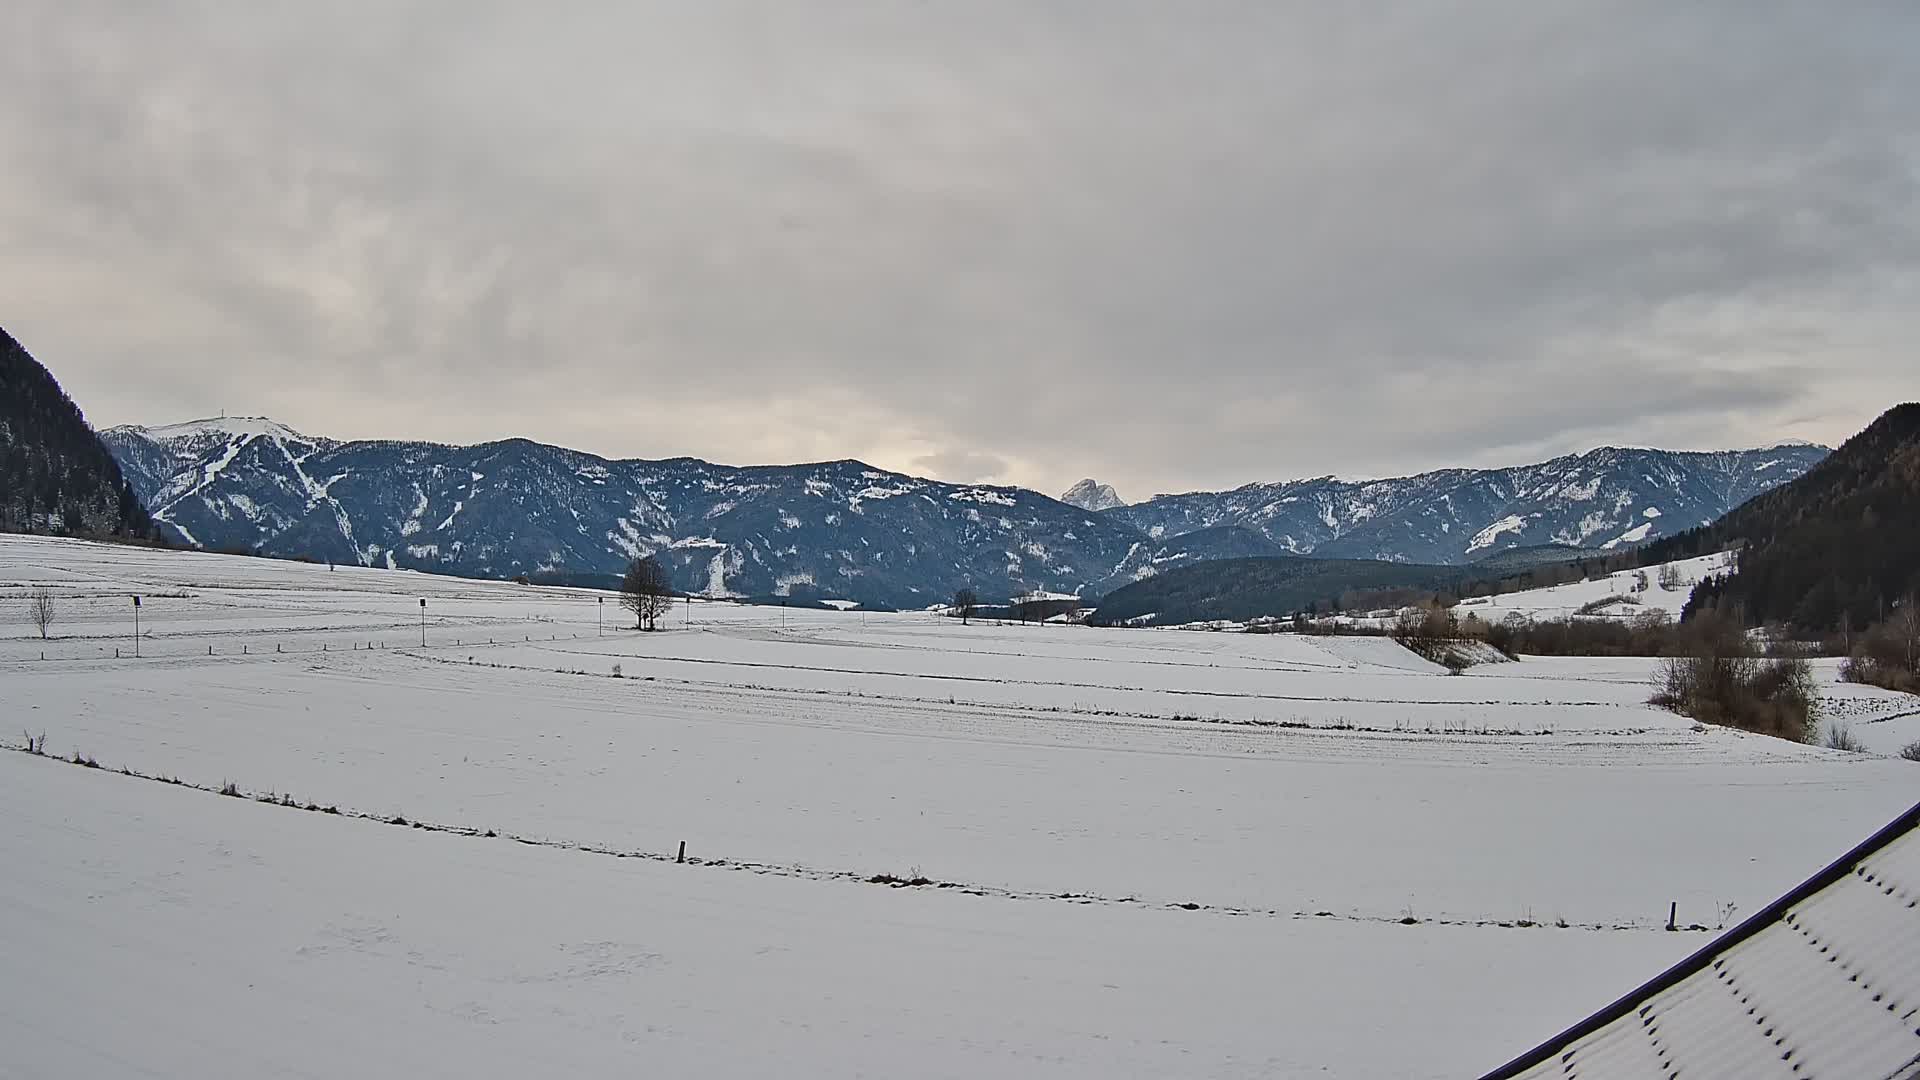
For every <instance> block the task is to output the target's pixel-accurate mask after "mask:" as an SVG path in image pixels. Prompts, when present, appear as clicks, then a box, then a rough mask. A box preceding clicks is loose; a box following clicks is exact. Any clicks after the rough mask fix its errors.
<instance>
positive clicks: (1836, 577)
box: [1669, 402, 1920, 633]
mask: <svg viewBox="0 0 1920 1080" xmlns="http://www.w3.org/2000/svg"><path fill="white" fill-rule="evenodd" d="M1916 537H1920V403H1915V402H1908V403H1906V404H1903V405H1898V406H1895V407H1894V408H1892V409H1889V410H1888V411H1887V412H1886V413H1884V414H1882V415H1881V416H1880V418H1879V419H1877V420H1875V421H1874V422H1873V423H1872V424H1870V425H1868V426H1867V428H1866V430H1864V431H1862V432H1861V433H1860V434H1858V435H1855V436H1854V437H1853V438H1851V439H1848V440H1847V441H1846V443H1845V444H1843V445H1842V446H1841V447H1840V449H1838V450H1836V451H1834V453H1833V455H1832V456H1831V457H1829V458H1827V459H1826V460H1825V461H1823V462H1821V463H1820V464H1819V465H1818V466H1815V467H1814V469H1813V470H1812V471H1810V472H1808V473H1807V474H1806V475H1805V476H1803V477H1801V478H1800V479H1798V480H1795V481H1794V482H1793V483H1791V484H1787V485H1785V486H1783V487H1779V488H1776V489H1774V490H1772V491H1769V492H1767V493H1765V494H1763V495H1761V496H1759V497H1758V498H1755V499H1753V500H1752V501H1751V502H1748V503H1746V504H1745V505H1743V506H1741V507H1740V508H1739V509H1737V510H1735V511H1734V512H1732V513H1730V514H1728V515H1727V516H1726V517H1724V518H1722V519H1721V520H1719V521H1717V522H1715V523H1714V524H1713V525H1712V526H1711V527H1709V528H1706V529H1702V530H1699V531H1698V532H1697V533H1695V534H1692V535H1690V536H1686V537H1676V538H1675V539H1674V541H1672V542H1671V543H1670V545H1669V546H1670V547H1672V548H1674V549H1676V553H1686V552H1688V551H1693V550H1710V549H1715V548H1720V547H1725V546H1728V545H1731V544H1741V545H1743V547H1742V548H1741V551H1740V554H1739V556H1738V558H1737V559H1736V560H1735V565H1734V570H1733V572H1732V573H1730V574H1728V575H1727V576H1726V577H1724V578H1723V579H1720V580H1718V581H1710V582H1707V583H1704V584H1702V585H1701V587H1700V588H1699V589H1698V590H1696V591H1695V593H1694V600H1693V605H1692V606H1693V607H1699V606H1703V605H1707V604H1712V605H1716V606H1722V607H1724V606H1727V605H1738V606H1739V607H1740V608H1741V609H1742V610H1743V611H1744V612H1745V615H1746V618H1747V619H1748V620H1749V621H1750V622H1754V623H1762V622H1773V621H1780V622H1789V623H1792V624H1793V625H1795V626H1796V627H1798V628H1800V629H1802V630H1806V631H1811V632H1815V633H1826V632H1828V631H1831V630H1834V629H1837V628H1839V627H1840V626H1842V625H1843V623H1844V624H1848V625H1851V626H1853V627H1855V628H1858V627H1862V626H1865V625H1866V624H1867V623H1869V622H1871V621H1873V620H1875V619H1878V618H1879V617H1880V616H1881V615H1882V614H1883V613H1884V611H1885V610H1886V609H1887V608H1889V607H1891V606H1892V604H1893V602H1894V601H1895V600H1897V599H1899V598H1901V597H1904V596H1906V595H1909V594H1911V593H1914V592H1916V591H1920V542H1916V540H1915V538H1916Z"/></svg>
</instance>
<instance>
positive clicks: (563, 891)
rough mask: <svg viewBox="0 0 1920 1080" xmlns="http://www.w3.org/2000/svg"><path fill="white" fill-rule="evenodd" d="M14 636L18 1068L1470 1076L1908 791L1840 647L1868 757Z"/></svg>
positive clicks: (126, 573)
mask: <svg viewBox="0 0 1920 1080" xmlns="http://www.w3.org/2000/svg"><path fill="white" fill-rule="evenodd" d="M1608 588H1612V586H1608ZM43 589H44V590H45V591H46V593H47V594H48V595H49V596H50V597H51V598H52V603H53V612H54V618H53V621H52V622H51V623H50V625H49V626H48V629H47V636H46V637H45V638H44V639H43V638H42V636H41V635H40V633H39V631H38V629H37V628H36V627H35V626H34V625H33V624H32V622H31V621H30V620H29V618H28V609H29V606H30V600H31V597H32V596H33V595H35V594H36V593H37V592H38V591H40V590H43ZM135 595H138V596H140V597H141V603H140V606H139V618H140V630H141V636H140V637H139V639H138V648H137V651H138V654H139V655H138V656H137V657H136V656H135V655H134V654H135V651H136V649H135V639H134V637H133V618H134V605H133V603H132V599H131V598H132V597H133V596H135ZM423 599H424V600H425V601H426V603H425V605H424V607H423V606H422V604H421V602H420V601H421V600H423ZM1585 602H1587V598H1586V597H1585V595H1584V594H1580V595H1575V596H1570V597H1568V598H1566V599H1565V601H1564V603H1565V604H1566V605H1568V606H1578V605H1579V604H1582V603H1585ZM1517 603H1519V602H1518V601H1503V606H1505V607H1507V608H1513V607H1515V606H1516V605H1517ZM1558 604H1560V601H1556V605H1558ZM0 611H4V612H5V613H6V621H5V623H4V624H3V625H0V712H4V716H0V740H4V741H6V742H7V744H8V745H9V746H11V747H15V748H22V747H24V746H25V745H26V743H27V742H28V741H33V742H34V743H35V745H36V746H38V745H39V740H40V737H41V736H42V735H43V734H44V736H45V741H44V753H43V754H42V755H40V756H35V755H32V754H28V753H4V754H0V800H3V801H0V813H4V815H5V818H6V820H7V823H8V827H7V828H6V829H4V830H0V860H4V861H3V862H0V865H4V866H5V867H6V872H5V873H4V874H0V958H3V959H4V963H3V964H0V969H3V970H4V971H5V972H6V976H5V978H4V980H3V981H0V1072H5V1073H7V1074H8V1075H25V1076H56V1075H89V1076H123V1075H171V1074H177V1073H183V1072H190V1071H195V1072H203V1073H204V1072H208V1071H212V1072H216V1073H233V1074H247V1075H284V1076H329V1075H342V1074H355V1073H358V1074H369V1075H380V1074H396V1073H405V1074H408V1075H418V1076H442V1075H444V1076H475V1075H501V1076H505V1075H524V1074H527V1073H529V1072H534V1071H537V1070H538V1071H550V1070H553V1069H554V1068H556V1067H558V1068H559V1069H562V1070H567V1071H571V1072H573V1073H577V1074H583V1075H603V1074H611V1073H614V1072H617V1071H618V1072H630V1071H632V1070H634V1069H642V1070H649V1071H651V1072H652V1073H653V1074H656V1075H687V1074H696V1073H697V1074H700V1075H742V1076H744V1075H762V1074H766V1073H770V1072H775V1071H779V1072H783V1073H789V1074H801V1075H857V1074H867V1073H871V1074H885V1075H928V1076H978V1075H1055V1076H1089V1077H1092V1076H1116V1075H1140V1076H1168V1075H1183V1076H1186V1075H1192V1076H1242V1075H1263V1076H1268V1075H1280V1076H1290V1075H1309V1074H1310V1075H1336V1076H1387V1075H1391V1076H1433V1077H1441V1076H1462V1075H1471V1074H1473V1073H1475V1072H1476V1071H1478V1070H1483V1069H1486V1068H1489V1067H1492V1066H1494V1065H1496V1064H1499V1063H1500V1062H1501V1061H1503V1060H1505V1059H1506V1058H1508V1057H1511V1056H1512V1055H1513V1054H1514V1053H1517V1052H1518V1051H1520V1050H1522V1049H1525V1048H1526V1047H1527V1046H1529V1045H1531V1044H1533V1043H1535V1042H1537V1041H1539V1040H1540V1039H1542V1038H1544V1037H1546V1036H1548V1035H1550V1034H1552V1033H1553V1032H1555V1031H1557V1030H1558V1029H1560V1028H1561V1027H1564V1026H1565V1025H1566V1024H1568V1023H1570V1022H1572V1021H1574V1020H1577V1019H1579V1018H1580V1017H1581V1016H1583V1015H1585V1014H1586V1013H1588V1012H1590V1011H1592V1010H1593V1009H1594V1008H1596V1007H1598V1006H1600V1005H1602V1004H1605V1003H1606V1002H1607V1001H1609V1000H1611V999H1613V998H1614V997H1616V996H1618V995H1619V994H1621V993H1623V992H1625V991H1626V990H1628V989H1630V988H1632V986H1634V985H1635V984H1637V983H1638V982H1640V981H1642V980H1643V979H1644V978H1646V977H1649V976H1651V975H1652V974H1654V973H1655V972H1657V971H1658V970H1659V969H1661V968H1663V967H1664V966H1666V965H1667V964H1669V963H1671V962H1673V961H1675V960H1678V959H1679V958H1680V957H1682V956H1684V955H1685V954H1687V953H1688V952H1691V951H1692V950H1694V949H1696V948H1698V947H1699V946H1700V945H1702V944H1704V943H1705V942H1706V941H1707V940H1708V932H1709V931H1710V930H1711V929H1712V928H1713V927H1717V926H1720V925H1722V924H1724V923H1728V922H1730V921H1731V920H1734V919H1737V918H1739V917H1740V916H1741V915H1742V914H1744V913H1751V912H1752V911H1754V910H1756V909H1757V908H1759V907H1760V906H1762V905H1763V904H1764V903H1766V902H1767V901H1768V900H1769V899H1771V898H1772V897H1773V896H1775V895H1777V894H1778V893H1780V892H1782V891H1784V890H1785V889H1787V888H1788V887H1790V886H1792V885H1793V884H1795V883H1796V882H1798V881H1799V880H1800V879H1802V878H1804V877H1805V876H1806V875H1808V874H1809V873H1811V872H1812V871H1814V870H1815V869H1818V868H1819V867H1820V866H1822V865H1824V864H1825V863H1826V862H1827V861H1828V860H1830V859H1831V858H1832V857H1833V856H1835V855H1836V854H1838V853H1839V852H1841V851H1843V850H1845V849H1846V848H1847V847H1849V846H1850V845H1852V844H1853V843H1855V842H1857V841H1858V840H1859V839H1861V838H1862V837H1864V836H1866V835H1867V834H1868V833H1870V832H1872V831H1873V830H1874V829H1875V828H1877V827H1878V826H1880V825H1881V824H1883V823H1884V822H1885V821H1886V820H1888V819H1890V818H1892V817H1893V816H1894V815H1896V814H1898V813H1899V812H1900V811H1902V810H1904V809H1905V808H1906V807H1907V806H1908V805H1910V804H1911V803H1912V801H1913V799H1914V797H1915V793H1916V792H1917V791H1920V765H1915V764H1913V763H1910V762H1905V761H1901V760H1898V759H1897V758H1896V757H1894V756H1893V755H1894V754H1895V753H1896V752H1897V751H1898V749H1899V747H1900V746H1902V745H1904V744H1905V743H1907V742H1911V741H1913V740H1914V739H1916V738H1920V709H1916V707H1915V702H1916V699H1914V698H1912V697H1910V696H1903V695H1897V694H1892V693H1889V692H1886V691H1881V690H1877V689H1874V688H1871V687H1859V686H1852V685H1846V684H1841V683H1838V682H1837V681H1836V680H1835V678H1834V670H1833V667H1832V665H1831V664H1824V665H1822V666H1820V668H1819V670H1820V672H1821V675H1822V684H1823V685H1822V690H1823V693H1824V694H1825V695H1826V707H1827V710H1828V714H1829V716H1831V717H1833V718H1838V719H1842V720H1844V721H1845V722H1846V723H1848V724H1849V725H1850V729H1851V730H1852V732H1853V733H1854V734H1855V736H1857V737H1858V738H1859V739H1860V740H1861V741H1862V742H1863V743H1864V744H1865V745H1866V746H1867V752H1865V753H1843V752H1840V751H1833V750H1825V749H1821V748H1818V747H1809V746H1799V745H1794V744H1790V743H1786V742H1782V741H1779V740H1773V739H1768V738H1765V737H1761V736H1755V735H1747V734H1744V733H1741V732H1737V731H1729V730H1721V729H1706V728H1702V727H1699V726H1697V725H1694V724H1693V723H1692V722H1690V721H1688V720H1686V719H1684V718H1682V717H1678V716H1675V715H1673V714H1671V713H1666V712H1662V711H1659V710H1656V709H1652V708H1650V707H1648V706H1647V705H1645V704H1644V702H1645V699H1646V698H1647V696H1648V693H1649V684H1650V681H1651V679H1652V676H1653V667H1654V665H1653V662H1651V661H1640V660H1631V659H1627V660H1621V659H1610V660H1581V659H1555V660H1544V659H1530V660H1526V661H1522V662H1517V663H1507V664H1496V665H1486V666H1482V667H1477V668H1474V669H1471V670H1470V671H1469V672H1468V673H1466V674H1464V675H1460V676H1450V675H1448V674H1447V673H1446V672H1445V670H1444V669H1442V668H1439V667H1437V666H1435V665H1432V664H1429V663H1427V662H1425V661H1423V660H1421V659H1419V658H1418V657H1415V656H1414V655H1413V654H1411V653H1409V652H1407V651H1405V650H1403V649H1401V648H1400V647H1399V646H1397V645H1395V644H1393V643H1392V642H1390V641H1387V640H1384V639H1364V638H1310V637H1301V636H1295V635H1288V634H1266V635H1255V634H1237V633H1206V632H1194V631H1174V630H1158V631H1155V630H1102V629H1091V628H1085V627H1075V626H1060V625H1048V626H1020V625H996V624H992V623H975V624H974V625H970V626H962V625H960V624H959V623H958V622H957V621H954V620H951V619H946V618H941V617H938V616H935V615H931V614H926V613H901V614H872V613H868V614H863V613H860V612H835V611H817V610H803V609H798V608H794V609H783V608H776V607H746V606H741V605H736V604H733V603H728V602H723V601H704V600H696V601H692V602H686V603H682V604H679V605H676V606H675V608H674V609H673V611H672V613H671V615H670V616H669V617H668V618H667V619H666V620H665V621H664V624H663V625H664V628H663V629H662V630H661V631H659V632H656V633H651V634H640V633H636V632H634V631H632V630H631V629H628V627H629V626H630V624H631V617H630V616H628V615H627V614H626V613H625V612H623V611H620V610H619V609H618V607H617V604H616V602H615V598H613V597H612V596H610V595H605V594H600V593H595V592H591V591H585V590H570V589H555V588H543V587H535V586H521V585H514V584H508V583H498V582H480V581H467V580H461V579H454V578H441V577H432V576H427V575H421V574H416V573H410V572H405V571H388V570H378V569H369V568H360V567H344V566H343V567H339V568H337V569H330V568H328V567H327V566H324V565H308V564H301V563H289V562H273V561H266V560H258V559H248V558H242V557H233V556H218V555H207V554H197V553H179V552H164V551H149V550H144V549H131V548H117V547H111V546H105V545H95V544H88V543H82V542H75V541H62V540H50V539H41V538H30V537H16V536H7V537H0ZM423 641H424V644H423ZM76 757H77V758H78V759H79V760H80V762H81V763H82V765H81V766H80V767H76V766H75V765H74V764H73V759H74V758H76ZM56 759H58V760H56ZM86 763H92V764H94V765H97V768H87V767H84V766H85V764H86ZM172 781H178V782H177V783H175V782H172ZM223 791H225V792H228V793H229V794H228V795H227V796H226V797H222V795H221V792H223ZM682 844H684V845H685V847H684V856H683V852H682V847H681V845H682ZM1669 905H1677V906H1678V913H1679V922H1680V925H1681V927H1682V928H1681V929H1680V930H1677V931H1668V930H1666V929H1665V924H1666V921H1667V916H1668V912H1669Z"/></svg>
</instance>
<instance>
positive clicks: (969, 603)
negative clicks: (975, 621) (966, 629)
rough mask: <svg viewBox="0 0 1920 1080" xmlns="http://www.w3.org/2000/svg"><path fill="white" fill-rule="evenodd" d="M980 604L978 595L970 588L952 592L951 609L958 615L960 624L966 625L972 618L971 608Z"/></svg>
mask: <svg viewBox="0 0 1920 1080" xmlns="http://www.w3.org/2000/svg"><path fill="white" fill-rule="evenodd" d="M979 606H980V597H979V596H978V595H976V594H975V593H974V591H973V590H972V589H961V590H960V591H959V592H956V593H954V594H953V610H954V611H955V612H957V613H958V614H959V616H960V625H962V626H965V625H967V620H968V619H971V618H973V609H974V608H977V607H979Z"/></svg>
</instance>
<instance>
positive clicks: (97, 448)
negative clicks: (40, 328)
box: [0, 330, 153, 538]
mask: <svg viewBox="0 0 1920 1080" xmlns="http://www.w3.org/2000/svg"><path fill="white" fill-rule="evenodd" d="M0 532H42V533H62V534H69V535H76V536H121V537H140V538H146V537H150V536H152V535H153V522H152V521H151V520H150V519H149V518H148V516H147V511H146V509H145V508H144V507H142V506H141V505H140V500H139V499H138V498H137V497H135V495H134V493H133V489H132V488H130V487H129V486H128V485H127V482H126V480H125V479H124V478H123V477H122V476H121V475H120V466H119V465H117V464H115V462H114V459H113V455H112V454H109V453H108V452H107V449H106V447H105V446H102V445H101V443H100V440H99V439H98V438H97V437H96V436H95V435H94V433H93V429H92V428H90V427H88V426H87V421H86V419H85V418H84V417H83V416H81V414H80V409H79V408H78V407H77V406H75V405H74V403H73V402H72V400H71V399H69V398H68V397H67V395H66V393H65V392H64V391H62V390H61V389H60V383H59V382H58V381H57V380H55V379H54V377H53V375H52V374H51V373H50V372H48V371H47V369H46V368H44V367H42V366H41V365H40V363H39V362H38V361H36V360H34V358H33V357H32V356H30V355H28V353H27V350H26V349H25V348H23V347H21V345H20V343H19V342H18V341H15V340H14V339H13V336H12V335H10V334H8V333H7V332H6V331H5V330H0Z"/></svg>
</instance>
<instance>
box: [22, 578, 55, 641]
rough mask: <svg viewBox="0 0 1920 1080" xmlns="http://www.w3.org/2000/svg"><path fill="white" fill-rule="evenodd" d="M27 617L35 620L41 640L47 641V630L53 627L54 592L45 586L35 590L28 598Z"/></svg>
mask: <svg viewBox="0 0 1920 1080" xmlns="http://www.w3.org/2000/svg"><path fill="white" fill-rule="evenodd" d="M27 617H28V618H29V619H31V620H33V625H34V628H35V629H37V630H39V631H40V640H41V641H45V640H47V628H48V627H50V626H52V625H53V617H54V610H53V590H52V589H49V588H47V587H46V586H45V585H42V586H40V587H39V588H37V589H35V590H33V592H32V593H31V594H29V595H28V597H27Z"/></svg>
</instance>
